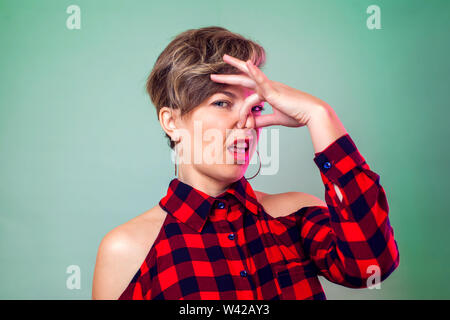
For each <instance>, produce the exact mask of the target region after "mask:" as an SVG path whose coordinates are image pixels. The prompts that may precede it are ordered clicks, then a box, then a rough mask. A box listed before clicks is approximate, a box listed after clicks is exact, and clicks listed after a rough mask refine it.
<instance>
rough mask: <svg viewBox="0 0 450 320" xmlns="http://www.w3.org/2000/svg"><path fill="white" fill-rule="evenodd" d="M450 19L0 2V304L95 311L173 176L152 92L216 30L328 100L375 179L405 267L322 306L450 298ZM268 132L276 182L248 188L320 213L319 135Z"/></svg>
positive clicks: (244, 6)
mask: <svg viewBox="0 0 450 320" xmlns="http://www.w3.org/2000/svg"><path fill="white" fill-rule="evenodd" d="M71 4H77V5H79V6H80V8H81V29H80V30H69V29H67V28H66V19H67V17H68V14H67V13H66V8H67V7H68V6H69V5H71ZM372 4H376V5H378V6H380V8H381V26H382V29H380V30H369V29H368V28H367V27H366V19H367V18H368V16H369V15H368V14H367V13H366V8H367V7H368V6H369V5H372ZM449 14H450V1H400V0H396V1H386V0H383V1H382V0H370V1H365V0H361V1H357V0H352V1H351V0H346V1H344V0H342V1H338V0H333V1H332V0H328V1H324V0H322V1H317V0H315V1H312V0H311V1H299V0H295V1H294V0H292V1H262V0H258V1H235V0H228V1H210V0H208V1H125V0H123V1H118V0H116V1H113V0H108V1H91V0H89V1H87V0H86V1H76V0H72V1H62V0H53V1H43V0H42V1H13V0H9V1H6V0H1V1H0V40H1V50H0V219H1V220H0V271H1V272H0V283H1V285H0V298H3V299H90V298H91V285H92V275H93V270H94V265H95V257H96V253H97V249H98V245H99V243H100V240H101V239H102V238H103V236H104V235H105V234H106V233H107V232H108V231H109V230H111V229H112V228H114V227H116V226H118V225H119V224H122V223H124V222H126V221H128V220H129V219H131V218H133V217H134V216H136V215H138V214H140V213H142V212H144V211H146V210H148V209H149V208H151V207H153V206H155V205H156V204H157V202H158V201H159V199H160V198H161V197H162V196H163V195H164V194H165V192H166V190H167V185H168V183H169V181H170V180H171V179H172V178H173V177H174V176H173V164H172V163H171V161H170V149H169V147H168V146H167V141H166V139H165V138H164V135H163V131H162V129H161V127H160V125H159V122H158V121H157V119H156V113H155V110H154V107H153V106H152V105H151V103H150V100H149V98H148V96H147V95H146V93H145V89H144V85H145V80H146V77H147V75H148V73H149V72H150V70H151V68H152V66H153V64H154V62H155V60H156V58H157V56H158V54H159V53H160V52H161V51H162V50H163V49H164V48H165V46H166V45H167V44H168V43H169V42H170V40H171V39H172V38H173V37H174V36H175V35H177V34H178V33H180V32H182V31H185V30H187V29H191V28H199V27H204V26H210V25H218V26H223V27H226V28H228V29H229V30H230V31H233V32H237V33H240V34H242V35H244V36H246V37H249V38H251V39H253V40H256V41H257V42H258V43H260V44H261V45H263V46H264V48H265V49H266V51H267V62H266V66H265V67H264V68H263V71H264V72H265V73H266V75H267V76H268V77H269V78H271V79H273V80H276V81H280V82H283V83H285V84H288V85H290V86H292V87H295V88H297V89H300V90H302V91H306V92H308V93H310V94H313V95H315V96H317V97H319V98H321V99H323V100H324V101H326V102H328V103H329V104H330V105H331V106H332V107H333V108H334V110H336V113H337V114H338V116H339V118H340V119H341V121H342V122H343V124H344V126H345V127H346V129H347V131H348V132H349V134H350V135H351V137H352V139H353V140H354V141H355V143H356V145H357V147H358V149H359V151H360V152H361V154H362V155H363V156H364V157H365V158H366V160H367V162H368V164H369V165H370V166H371V169H372V170H373V171H375V172H376V173H378V174H379V175H380V177H381V179H380V182H381V184H382V186H383V187H384V189H385V191H386V193H387V197H388V201H389V206H390V220H391V224H392V226H393V228H394V233H395V238H396V240H397V243H398V245H399V249H400V266H399V267H398V269H397V270H396V271H395V272H394V273H393V274H392V275H391V276H390V277H389V278H388V279H387V280H386V281H384V282H383V283H381V289H380V290H376V289H373V290H369V289H349V288H344V287H340V286H337V285H334V284H332V283H330V282H328V281H326V280H324V279H323V278H321V280H323V281H322V283H323V286H324V289H325V292H326V294H327V297H328V298H329V299H444V298H445V299H449V298H450V289H449V288H450V280H449V267H448V264H449V263H450V254H449V250H450V249H449V245H448V244H449V232H448V227H449V222H450V218H449V212H448V209H447V208H448V203H447V202H446V201H447V200H448V198H447V197H448V191H447V190H446V187H447V185H445V183H446V181H448V180H449V170H448V167H447V165H448V161H449V156H450V154H449V148H448V144H447V141H446V140H447V138H448V137H449V125H448V119H449V116H450V112H449V103H448V92H449V75H450V70H449V69H450V63H449V60H448V57H449V56H450V50H449V49H450V44H449V41H448V39H449V30H450V21H449V19H448V17H449ZM266 107H268V105H267V104H266ZM268 109H269V110H268V112H270V107H269V108H268ZM271 128H275V129H279V133H280V152H281V157H280V169H279V171H278V173H277V174H276V175H272V176H267V175H266V176H262V175H260V176H258V177H257V178H255V179H253V180H251V181H252V186H253V188H254V189H256V190H261V191H264V192H268V193H278V192H286V191H303V192H307V193H310V194H314V195H316V196H318V197H320V198H321V199H324V186H323V184H322V181H321V179H320V175H319V170H318V168H317V167H316V166H315V164H314V163H313V160H312V159H313V156H314V151H313V147H312V143H311V139H310V136H309V133H308V131H307V129H306V128H305V127H303V128H286V127H280V126H278V127H271ZM264 130H270V128H268V129H264ZM256 169H257V167H256V165H252V166H251V167H250V168H249V171H248V172H247V174H246V176H247V177H250V176H252V175H253V174H254V173H255V172H256ZM446 199H447V200H446ZM69 265H78V266H80V268H81V289H79V290H76V289H75V290H69V289H67V288H66V279H67V277H68V276H69V275H68V274H66V268H67V267H68V266H69Z"/></svg>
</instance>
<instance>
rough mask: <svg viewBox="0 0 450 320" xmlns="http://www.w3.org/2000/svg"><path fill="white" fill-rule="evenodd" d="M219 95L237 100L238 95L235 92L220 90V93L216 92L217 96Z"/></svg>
mask: <svg viewBox="0 0 450 320" xmlns="http://www.w3.org/2000/svg"><path fill="white" fill-rule="evenodd" d="M218 93H223V94H225V95H227V96H229V97H230V98H233V99H236V95H235V94H234V93H233V92H230V91H225V90H220V91H217V92H216V94H218Z"/></svg>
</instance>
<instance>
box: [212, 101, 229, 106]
mask: <svg viewBox="0 0 450 320" xmlns="http://www.w3.org/2000/svg"><path fill="white" fill-rule="evenodd" d="M219 103H228V104H230V103H229V102H228V101H224V100H220V101H216V102H213V104H214V105H216V106H219V107H221V106H220V105H218V104H219Z"/></svg>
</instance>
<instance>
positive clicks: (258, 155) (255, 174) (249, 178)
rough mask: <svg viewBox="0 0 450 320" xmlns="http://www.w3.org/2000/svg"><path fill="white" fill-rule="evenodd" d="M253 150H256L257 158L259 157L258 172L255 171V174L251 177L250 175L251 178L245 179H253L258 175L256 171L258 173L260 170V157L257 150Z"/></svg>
mask: <svg viewBox="0 0 450 320" xmlns="http://www.w3.org/2000/svg"><path fill="white" fill-rule="evenodd" d="M255 151H256V153H257V154H258V158H259V168H258V172H256V174H255V175H254V176H253V177H251V178H246V179H247V180H250V179H253V178H254V177H256V176H257V175H258V173H259V170H261V157H260V156H259V152H258V150H255Z"/></svg>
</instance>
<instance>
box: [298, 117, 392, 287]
mask: <svg viewBox="0 0 450 320" xmlns="http://www.w3.org/2000/svg"><path fill="white" fill-rule="evenodd" d="M324 110H325V111H326V112H323V113H317V114H316V115H314V116H312V117H311V120H310V121H309V122H308V125H307V126H308V129H309V132H310V134H311V138H312V140H313V145H314V149H315V151H316V152H315V157H314V162H315V163H316V164H317V166H318V168H319V170H320V174H321V178H322V181H323V183H324V185H325V200H326V204H327V208H325V207H318V208H317V209H315V210H309V211H307V212H306V214H304V215H302V216H301V218H300V219H301V221H299V225H300V229H301V230H300V232H301V239H302V243H303V247H304V249H305V251H306V253H307V254H308V255H309V256H310V257H311V259H312V260H313V261H314V262H315V264H316V265H317V267H318V269H319V270H320V272H321V274H322V275H324V276H325V277H326V278H327V279H328V280H330V281H332V282H335V283H339V284H342V285H344V286H348V287H356V288H364V287H367V286H368V285H371V284H372V283H368V280H369V278H370V279H371V276H372V275H373V274H374V271H377V272H379V273H378V275H379V277H380V281H383V280H384V279H385V278H387V277H388V276H389V275H390V274H391V273H392V272H393V271H394V270H395V269H396V268H397V266H398V265H399V252H398V247H397V243H396V241H395V240H394V232H393V229H392V227H391V225H390V223H389V218H388V212H389V206H388V202H387V199H386V194H385V191H384V189H383V187H382V186H381V185H380V177H379V175H378V174H376V173H375V172H373V171H371V170H370V167H369V165H368V164H367V163H366V161H365V159H364V158H363V156H362V155H361V154H360V153H359V151H358V149H357V148H356V145H355V144H354V142H353V140H352V139H351V138H350V136H349V135H348V133H346V132H345V129H343V125H342V123H341V122H340V121H339V119H338V118H337V116H336V114H335V113H334V111H330V112H328V111H327V110H326V109H324Z"/></svg>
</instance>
